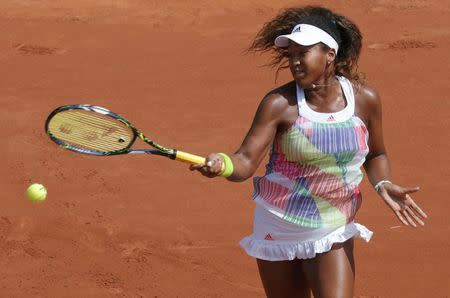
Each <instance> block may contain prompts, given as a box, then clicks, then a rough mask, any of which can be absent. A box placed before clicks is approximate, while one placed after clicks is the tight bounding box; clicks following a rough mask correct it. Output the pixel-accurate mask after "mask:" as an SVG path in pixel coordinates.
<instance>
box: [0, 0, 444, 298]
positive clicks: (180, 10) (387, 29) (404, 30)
mask: <svg viewBox="0 0 450 298" xmlns="http://www.w3.org/2000/svg"><path fill="white" fill-rule="evenodd" d="M311 3H312V2H307V1H303V2H302V1H271V0H258V1H256V0H251V1H239V0H227V1H225V0H217V1H207V0H198V1H173V0H167V1H150V0H148V1H147V0H145V1H144V0H96V1H91V0H58V1H50V0H34V1H25V0H2V1H0V78H1V79H0V128H1V129H0V135H1V146H0V157H1V159H2V165H1V167H0V178H1V180H0V184H1V192H0V197H1V199H0V296H1V297H263V296H264V292H263V289H262V286H261V283H260V280H259V276H258V273H257V268H256V263H255V261H254V259H252V258H250V257H248V256H247V255H246V254H245V253H244V252H243V250H241V248H240V247H239V245H238V241H239V240H240V239H241V238H242V237H243V236H245V235H248V234H249V233H251V230H252V213H253V207H254V203H253V202H252V200H251V193H252V184H251V180H248V181H246V182H244V183H229V182H227V181H225V180H224V179H212V180H208V179H206V178H203V177H202V176H200V175H199V174H198V173H193V172H190V171H188V170H187V165H186V164H183V163H179V162H174V161H170V160H167V159H164V158H160V157H153V156H116V157H110V158H99V157H90V156H84V155H79V154H75V153H71V152H69V151H66V150H63V149H62V148H59V147H58V146H56V145H55V144H54V143H53V142H51V141H50V140H49V139H48V138H47V136H46V134H45V133H44V129H43V128H44V121H45V119H46V117H47V115H48V113H49V112H50V111H51V110H53V109H54V108H55V107H57V106H60V105H63V104H73V103H91V104H97V105H101V106H105V107H108V108H110V109H111V110H113V111H116V112H118V113H120V114H122V115H124V116H125V117H127V118H128V119H130V120H131V121H132V122H133V123H134V124H135V125H136V126H137V127H139V128H141V130H142V131H143V132H145V133H147V134H148V135H149V136H150V137H152V138H154V139H156V140H157V141H159V142H161V143H162V144H165V145H167V146H170V147H178V148H179V149H182V150H184V151H188V152H192V153H196V154H201V155H205V154H207V153H209V152H217V151H223V152H228V153H231V152H233V151H234V150H236V149H237V148H238V146H239V145H240V143H241V140H242V139H243V137H244V135H245V133H246V131H247V129H248V128H249V126H250V123H251V120H252V118H253V115H254V112H255V110H256V107H257V105H258V103H259V100H260V99H261V98H262V96H264V94H265V93H266V92H267V91H268V90H270V89H271V88H274V87H275V86H277V85H280V84H282V83H284V82H286V81H287V80H289V74H288V73H283V74H281V75H280V77H279V78H278V81H277V82H276V83H274V80H275V75H274V71H272V70H270V69H268V68H264V67H260V66H261V65H262V64H264V63H265V62H267V61H268V59H269V55H262V56H261V55H252V54H244V53H243V51H244V50H245V48H246V47H247V46H248V45H249V44H250V43H251V41H252V38H253V37H254V36H255V34H256V32H257V31H258V29H259V28H260V27H261V26H262V24H263V23H264V22H266V21H268V20H269V19H270V18H272V17H273V16H274V15H275V14H276V13H277V12H278V11H279V10H280V9H281V8H283V7H288V6H292V5H296V4H311ZM321 3H322V4H323V5H326V6H329V7H330V8H332V9H335V10H337V11H338V12H340V13H342V14H344V15H347V16H348V17H349V18H351V19H352V20H354V21H355V22H356V23H357V24H358V25H359V26H360V28H361V30H362V32H363V34H364V46H363V51H362V55H361V59H360V69H361V70H362V71H363V72H364V73H365V74H366V77H367V83H368V84H369V85H371V86H375V87H376V88H377V89H378V91H379V93H380V94H381V97H382V100H383V108H384V130H385V142H386V144H387V148H388V152H389V155H390V158H391V163H392V179H393V180H395V181H396V182H398V183H399V184H401V185H405V186H415V185H419V186H421V187H422V190H421V191H420V192H419V193H417V194H416V195H415V196H414V198H415V199H416V201H417V202H418V203H419V204H420V206H421V207H422V208H423V209H424V210H425V211H426V212H427V213H428V215H429V220H428V221H427V224H426V226H425V227H423V228H417V229H413V228H408V227H398V226H399V225H400V223H399V222H398V221H397V220H396V218H395V217H394V215H393V214H392V213H391V211H390V209H388V207H386V206H385V205H384V204H383V202H382V201H381V200H380V198H378V197H377V196H376V194H375V193H374V191H373V190H372V189H371V187H370V185H369V184H368V182H367V180H364V182H363V183H362V186H361V187H362V191H363V193H364V201H363V205H362V208H361V210H360V211H359V213H358V217H357V220H358V222H360V223H362V224H365V225H366V226H367V227H368V228H370V229H372V230H373V231H374V236H373V238H372V241H371V242H370V243H368V244H367V243H364V242H362V241H357V242H356V252H355V254H356V258H357V264H356V267H357V276H356V288H355V296H356V297H448V296H447V295H449V293H450V286H449V280H450V276H449V275H450V274H449V270H450V269H449V267H450V262H449V258H448V256H449V248H450V245H449V244H450V243H449V235H450V230H449V215H448V212H449V211H448V210H449V198H448V189H449V180H450V174H449V166H450V160H449V156H450V155H449V149H450V148H449V127H450V123H449V119H450V115H449V111H450V105H449V103H450V99H449V98H450V96H449V94H450V84H449V73H450V64H449V58H448V57H449V50H450V29H449V28H450V18H449V13H450V8H449V7H450V4H449V1H448V0H446V1H425V0H424V1H421V0H411V1H405V0H402V1H382V0H379V1H356V0H355V1H321ZM263 170H264V167H263V165H261V166H260V168H259V170H258V173H257V174H261V173H262V172H263ZM31 182H40V183H43V184H45V185H46V186H47V188H48V193H49V195H48V198H47V200H46V201H45V202H43V203H40V204H32V203H30V202H29V201H27V200H26V199H25V196H24V192H25V190H26V187H27V186H28V185H29V184H30V183H31Z"/></svg>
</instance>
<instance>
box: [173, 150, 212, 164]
mask: <svg viewBox="0 0 450 298" xmlns="http://www.w3.org/2000/svg"><path fill="white" fill-rule="evenodd" d="M175 159H176V160H179V161H183V162H187V163H191V164H199V165H204V164H205V162H206V158H204V157H201V156H198V155H194V154H190V153H187V152H183V151H179V150H177V153H176V156H175Z"/></svg>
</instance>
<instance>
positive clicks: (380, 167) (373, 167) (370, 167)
mask: <svg viewBox="0 0 450 298" xmlns="http://www.w3.org/2000/svg"><path fill="white" fill-rule="evenodd" d="M364 169H365V170H366V173H367V178H368V179H369V181H370V183H371V184H372V185H373V186H375V184H376V183H377V182H379V181H381V180H389V179H390V164H389V158H388V156H387V155H386V153H382V154H379V155H377V156H375V157H373V158H371V159H369V160H367V161H366V162H365V163H364Z"/></svg>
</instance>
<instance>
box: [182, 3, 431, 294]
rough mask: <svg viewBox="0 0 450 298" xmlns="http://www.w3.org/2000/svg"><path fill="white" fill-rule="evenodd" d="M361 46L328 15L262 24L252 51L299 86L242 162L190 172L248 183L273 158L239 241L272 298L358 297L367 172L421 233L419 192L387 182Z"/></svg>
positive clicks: (227, 159) (215, 157) (270, 111)
mask: <svg viewBox="0 0 450 298" xmlns="http://www.w3.org/2000/svg"><path fill="white" fill-rule="evenodd" d="M361 39H362V36H361V33H360V31H359V29H358V27H357V26H356V25H355V24H354V23H353V22H352V21H350V20H349V19H348V18H346V17H344V16H341V15H338V14H336V13H334V12H332V11H330V10H328V9H326V8H322V7H310V6H308V7H299V8H291V9H287V10H285V11H283V12H282V13H280V14H279V15H278V16H276V17H275V18H274V19H273V20H271V21H270V22H268V23H266V24H265V25H264V26H263V28H262V29H261V31H260V32H259V33H258V34H257V36H256V38H255V40H254V42H253V45H252V46H251V48H250V49H251V50H253V51H262V52H263V51H267V50H270V51H272V52H273V54H274V56H275V58H274V60H273V61H272V64H273V65H275V66H276V65H278V70H280V69H282V68H289V69H290V71H291V73H292V77H293V81H292V82H289V83H287V84H285V85H283V86H281V87H278V88H276V89H274V90H272V91H270V92H269V93H268V94H267V95H266V96H265V97H264V98H263V99H262V101H261V103H260V105H259V107H258V110H257V111H256V115H255V118H254V120H253V123H252V126H251V128H250V130H249V132H248V134H247V136H246V137H245V139H244V141H243V143H242V145H241V147H240V148H239V150H238V151H237V152H236V153H234V154H232V155H231V156H228V155H226V154H224V153H213V154H209V156H208V157H207V163H206V165H203V166H202V165H194V166H191V169H192V170H198V171H200V172H201V173H202V174H203V175H205V176H207V177H216V176H224V177H227V179H228V180H230V181H243V180H246V179H248V178H250V177H252V175H253V174H254V173H255V171H256V169H257V167H258V165H259V164H260V162H261V160H262V159H263V158H264V155H265V154H266V152H267V150H269V149H270V159H269V163H268V164H267V166H266V173H265V175H264V176H263V177H255V178H254V194H253V199H254V201H255V202H256V208H255V214H254V230H253V234H252V235H250V236H248V237H245V238H244V239H242V240H241V246H242V247H243V248H244V249H245V251H246V252H247V253H248V254H249V255H250V256H253V257H255V258H256V259H257V264H258V268H259V273H260V276H261V280H262V283H263V285H264V289H265V292H266V295H267V296H268V297H290V298H292V297H310V295H311V291H312V293H313V295H314V296H315V297H333V298H336V297H353V288H354V279H355V263H354V256H353V239H354V238H361V239H363V240H365V241H369V240H370V238H371V236H372V232H371V231H369V230H368V229H367V228H366V227H364V226H363V225H360V224H358V223H356V222H355V215H356V212H357V211H358V209H359V208H360V206H361V201H362V197H361V192H360V190H359V187H358V185H359V183H360V182H361V180H362V178H363V174H362V171H361V169H360V167H361V166H364V168H365V170H366V173H367V175H368V178H369V180H370V182H371V183H372V185H373V186H374V187H375V189H376V191H377V193H378V194H379V196H380V197H381V199H382V200H383V201H384V202H385V203H386V204H387V206H389V208H391V209H392V211H393V212H394V214H395V215H396V216H397V218H398V219H399V220H400V221H401V222H402V223H403V224H404V225H406V226H411V227H416V226H418V225H423V224H424V222H423V220H424V218H426V214H425V213H424V212H423V211H422V210H421V209H420V207H419V206H418V205H417V204H416V203H415V202H414V200H413V199H412V198H411V197H410V194H411V193H414V192H416V191H418V190H419V188H418V187H403V186H400V185H397V184H395V183H393V182H391V181H390V174H389V159H388V156H387V154H386V149H385V146H384V143H383V132H382V123H381V120H382V111H381V102H380V98H379V96H378V93H377V92H376V90H374V89H373V88H370V87H368V86H366V85H364V83H363V82H362V80H361V75H360V74H359V73H358V57H359V53H360V50H361ZM277 72H278V71H277Z"/></svg>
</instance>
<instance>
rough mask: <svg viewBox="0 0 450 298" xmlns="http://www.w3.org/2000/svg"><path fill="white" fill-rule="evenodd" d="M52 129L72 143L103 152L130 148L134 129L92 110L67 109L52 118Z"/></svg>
mask: <svg viewBox="0 0 450 298" xmlns="http://www.w3.org/2000/svg"><path fill="white" fill-rule="evenodd" d="M48 130H49V132H50V133H51V134H52V135H53V136H54V137H56V138H58V139H59V140H61V141H63V142H65V143H66V144H67V145H69V146H74V147H78V148H81V149H87V150H96V151H103V152H111V151H117V150H122V149H125V148H127V147H128V146H129V145H130V143H131V142H132V141H133V138H134V132H133V130H132V129H131V128H130V127H128V126H127V125H126V124H124V123H122V122H120V121H118V120H116V119H113V118H110V117H109V116H105V115H102V114H98V113H94V112H89V111H81V110H77V111H64V112H61V113H58V114H56V115H55V116H54V117H53V118H52V119H51V120H50V122H49V126H48Z"/></svg>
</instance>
